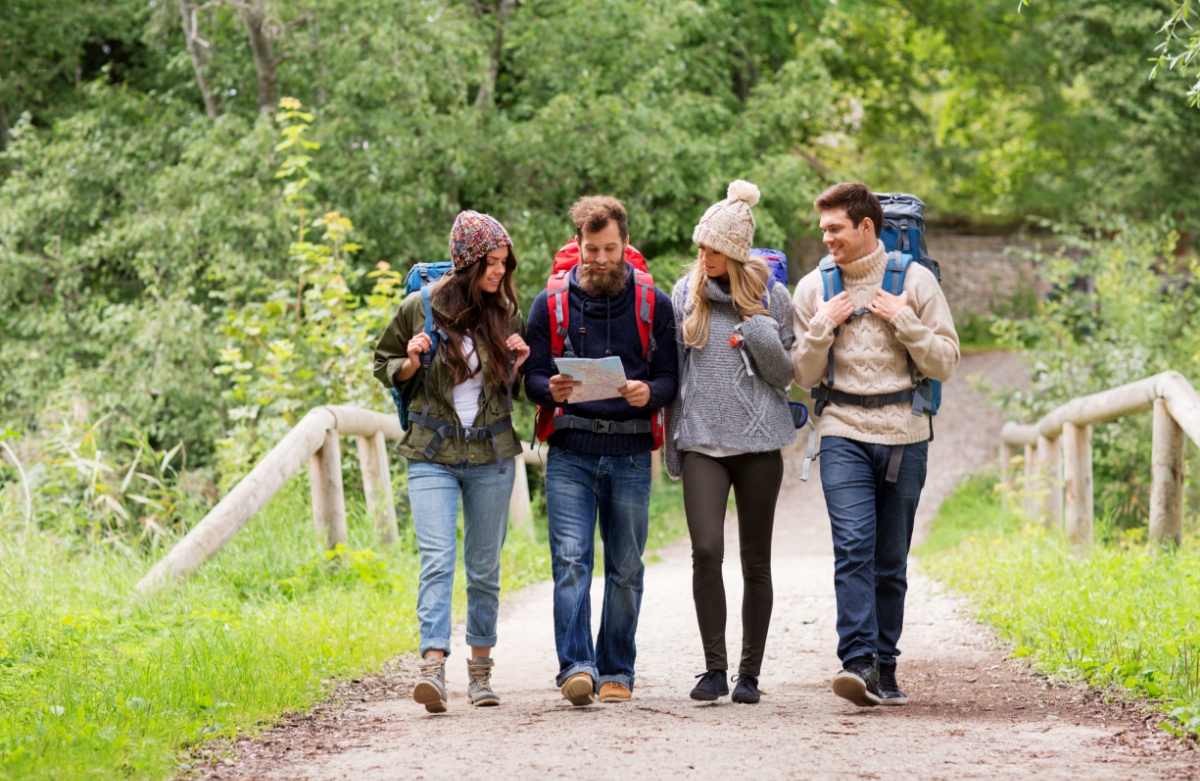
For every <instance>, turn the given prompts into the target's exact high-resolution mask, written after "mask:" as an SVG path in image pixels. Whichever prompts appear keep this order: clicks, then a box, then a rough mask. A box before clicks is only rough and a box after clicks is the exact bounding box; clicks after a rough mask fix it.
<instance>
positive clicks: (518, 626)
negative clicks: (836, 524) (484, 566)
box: [206, 356, 1200, 781]
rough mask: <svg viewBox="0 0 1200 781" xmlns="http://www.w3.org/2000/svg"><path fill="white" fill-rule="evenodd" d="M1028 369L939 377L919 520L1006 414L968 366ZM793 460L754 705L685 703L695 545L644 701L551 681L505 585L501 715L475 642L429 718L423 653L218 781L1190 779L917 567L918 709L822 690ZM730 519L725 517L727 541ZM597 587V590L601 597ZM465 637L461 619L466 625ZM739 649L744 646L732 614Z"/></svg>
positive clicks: (281, 733)
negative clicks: (415, 689) (604, 697)
mask: <svg viewBox="0 0 1200 781" xmlns="http://www.w3.org/2000/svg"><path fill="white" fill-rule="evenodd" d="M974 373H984V374H986V375H989V376H992V377H996V378H1008V377H1012V376H1014V375H1019V373H1020V372H1019V367H1017V366H1016V365H1015V363H1014V362H1013V361H1012V360H1011V359H1010V358H1008V357H1004V356H1001V357H998V358H997V357H988V356H974V357H970V358H968V360H967V361H965V362H964V367H963V371H962V372H960V377H961V378H962V379H960V380H957V381H956V382H954V383H953V384H951V385H950V386H949V387H948V388H947V403H946V414H945V415H944V416H943V417H941V418H939V421H938V423H939V425H938V437H937V440H936V442H935V445H934V447H933V449H932V450H931V454H932V455H931V463H932V465H933V469H931V472H934V473H936V477H934V478H933V479H931V480H930V485H929V487H928V490H927V501H926V502H925V504H924V508H923V512H922V515H921V517H922V518H924V519H926V520H927V519H928V518H930V517H931V516H932V513H931V510H932V509H933V507H932V506H934V505H936V502H938V501H940V499H941V498H942V497H944V496H945V495H946V494H947V493H948V492H949V490H951V489H952V488H953V485H954V483H955V481H956V479H957V478H958V476H961V475H962V474H965V473H967V472H970V471H973V470H974V469H977V468H978V467H979V466H980V465H981V464H982V463H983V462H984V461H985V460H987V459H988V458H990V457H991V455H992V453H993V452H994V447H995V442H996V435H997V431H998V427H999V417H998V416H997V415H995V414H993V413H989V412H985V411H983V409H982V407H981V405H979V404H978V401H979V399H978V398H975V397H973V396H972V392H971V391H969V389H968V388H967V385H966V377H967V376H968V375H970V374H974ZM798 467H799V450H798V449H797V451H796V452H795V453H793V454H792V456H791V459H790V463H789V474H788V476H787V478H786V480H785V491H784V494H783V495H782V496H781V500H780V513H779V519H778V521H777V531H776V543H775V553H774V560H773V563H774V566H773V570H774V578H775V613H774V616H773V620H772V625H771V634H770V638H769V640H768V644H767V658H766V661H765V663H764V666H763V676H762V680H761V682H762V687H763V689H764V692H765V696H764V697H763V700H762V703H761V704H759V705H757V706H744V705H734V704H732V703H730V702H728V700H725V701H724V702H722V703H719V704H715V705H713V704H700V703H695V702H693V701H691V700H689V699H688V697H687V695H688V691H689V690H690V688H691V686H692V684H693V682H694V681H693V675H695V674H696V673H698V672H701V671H702V667H703V657H702V655H701V647H700V639H699V634H698V631H697V629H696V620H695V614H694V611H693V607H692V600H691V564H690V550H689V547H688V545H687V543H686V541H685V542H683V543H680V544H676V545H674V546H672V547H670V548H668V549H666V550H663V551H661V552H660V553H659V559H660V560H659V561H657V562H656V563H654V564H652V565H651V566H650V567H648V569H647V573H646V592H645V593H646V596H645V602H644V608H643V613H642V624H641V628H640V629H639V632H638V646H639V649H638V650H639V655H638V679H637V688H636V691H635V696H634V700H633V701H632V702H631V703H628V704H622V705H600V704H597V705H594V706H591V707H588V708H573V707H571V706H570V705H568V704H567V703H566V702H565V701H564V700H562V699H561V697H560V696H559V694H558V691H557V690H556V689H555V688H554V674H555V672H556V670H557V664H556V661H555V654H554V638H553V630H552V626H551V623H550V616H551V610H550V605H551V589H550V586H549V584H540V585H537V586H534V587H531V588H528V589H525V590H523V591H521V592H520V593H517V594H514V595H511V596H509V597H508V598H507V599H506V600H505V603H504V606H503V609H502V612H501V617H500V637H501V646H500V647H499V648H498V649H497V651H496V653H495V656H496V660H497V666H496V672H495V682H496V685H497V689H498V690H499V691H500V692H501V693H502V695H503V697H504V704H503V706H502V707H500V708H492V709H480V710H473V709H471V708H470V706H468V705H467V704H466V701H465V698H464V694H465V690H466V685H465V678H466V670H465V662H464V661H463V660H464V658H465V653H464V649H462V648H461V647H460V648H456V650H455V653H454V655H453V660H452V662H451V664H450V666H449V670H448V672H449V676H448V677H449V683H450V689H451V702H450V711H449V713H447V714H445V715H442V716H436V717H431V716H428V715H426V714H425V712H424V710H423V709H422V708H421V707H420V706H418V705H416V704H415V703H413V702H412V701H411V700H410V699H409V698H408V693H409V691H410V690H411V685H412V683H411V682H412V680H413V672H414V669H415V667H414V663H415V659H412V658H411V657H409V658H404V659H400V660H397V662H396V663H395V664H394V665H393V666H392V667H391V668H389V669H388V670H387V671H385V672H383V673H381V674H379V675H376V676H371V677H369V678H367V679H365V680H362V681H356V682H347V683H346V684H345V685H343V686H342V687H341V688H340V689H339V693H338V696H337V697H335V698H334V700H332V701H330V702H329V703H326V704H324V705H322V706H321V707H319V708H318V709H317V711H316V712H315V713H313V714H310V715H307V716H304V717H300V718H297V719H295V720H293V721H292V722H290V723H288V724H285V725H283V726H281V727H280V728H278V729H277V730H274V731H273V732H271V733H270V734H268V735H267V736H266V737H265V738H264V739H261V740H257V741H244V742H242V743H241V744H240V745H239V746H238V749H237V760H236V761H235V762H233V764H232V765H230V766H226V765H223V764H222V765H215V766H210V768H209V769H208V771H207V773H206V775H207V776H208V777H211V778H220V779H244V778H263V779H288V780H289V781H300V780H301V779H314V780H315V779H322V780H324V779H354V780H355V781H371V780H372V779H396V778H410V779H456V781H457V780H459V779H475V778H487V779H508V778H529V777H535V776H540V777H546V776H548V777H563V778H572V779H617V780H619V781H628V780H629V779H630V778H631V777H637V776H640V777H644V778H687V779H704V778H711V779H727V778H754V779H776V778H780V779H782V778H814V779H833V778H881V779H882V778H886V779H894V778H913V779H960V778H987V779H1001V778H1003V779H1007V778H1013V779H1016V778H1021V779H1024V778H1029V777H1031V776H1032V777H1039V778H1047V779H1071V780H1072V781H1074V779H1080V778H1087V779H1130V778H1133V779H1142V778H1146V779H1149V778H1164V777H1167V778H1176V777H1177V778H1190V777H1196V776H1197V775H1198V774H1200V760H1197V759H1196V757H1195V754H1194V753H1193V752H1191V751H1188V750H1184V749H1182V748H1180V747H1179V746H1178V744H1177V743H1176V742H1174V741H1172V740H1170V739H1168V738H1167V737H1166V736H1165V734H1164V733H1162V732H1160V731H1156V730H1154V729H1153V728H1150V727H1147V726H1145V725H1144V724H1143V722H1142V721H1141V720H1139V719H1138V718H1137V716H1136V715H1135V714H1132V713H1127V712H1125V711H1122V710H1121V709H1119V708H1117V709H1112V708H1108V707H1105V706H1104V705H1102V704H1101V703H1100V702H1099V701H1098V698H1097V697H1096V696H1095V695H1093V694H1090V693H1088V692H1087V690H1086V689H1083V688H1081V687H1075V686H1066V685H1052V684H1049V683H1047V681H1046V680H1045V679H1043V678H1041V677H1039V676H1035V675H1031V674H1030V673H1029V672H1028V671H1027V670H1026V669H1025V668H1024V667H1023V666H1022V665H1021V664H1019V663H1017V662H1013V661H1006V660H1005V659H1004V652H1003V650H1002V649H1000V648H998V647H997V645H996V643H995V641H994V640H993V638H992V636H991V634H990V633H989V632H988V631H987V630H986V629H984V628H982V627H980V626H979V625H977V624H976V623H975V622H974V621H973V620H972V619H971V615H970V611H969V610H968V608H967V606H966V605H965V603H964V602H963V601H962V600H961V599H960V598H958V597H956V596H954V595H951V594H948V593H946V591H945V590H944V589H943V588H942V587H940V586H939V585H937V584H936V583H934V582H933V581H931V580H930V579H929V578H927V577H925V576H924V575H922V574H921V573H920V572H919V570H918V571H917V572H914V573H913V575H912V577H911V583H910V590H909V600H908V618H907V621H906V626H905V633H904V638H903V641H902V643H901V647H902V649H903V652H904V655H903V656H902V657H901V659H900V667H899V677H900V680H901V684H902V686H904V688H905V689H906V690H907V692H908V695H909V698H910V703H911V704H910V705H909V706H907V707H904V708H874V709H859V708H856V707H854V706H852V705H850V704H849V703H846V702H844V701H842V700H840V699H838V698H837V697H835V696H834V695H833V694H832V693H831V692H830V690H829V681H830V679H831V677H832V675H833V674H834V673H835V672H836V671H837V670H838V668H839V665H838V661H837V658H836V656H835V654H834V648H835V646H836V633H835V628H834V616H835V603H834V595H833V574H832V572H833V561H832V555H831V545H830V541H829V530H828V520H827V519H826V516H825V507H824V502H823V500H822V498H821V491H820V485H819V483H818V482H816V481H815V480H814V481H813V482H812V483H809V484H807V485H805V484H802V483H800V482H799V480H798V479H797V476H798V473H799V470H798ZM735 522H736V521H731V523H730V524H729V529H730V531H731V532H732V531H733V526H734V523H735ZM736 544H737V543H736V536H735V535H734V534H732V533H731V534H730V535H729V536H728V545H727V554H726V587H727V589H728V592H729V593H728V597H729V600H730V602H731V604H732V605H736V604H738V602H739V600H740V599H741V588H740V577H739V573H738V571H737V564H736V562H737V554H736ZM600 586H601V582H600V581H599V580H598V581H597V582H596V584H595V588H594V589H593V600H594V601H595V602H594V604H596V605H597V606H598V605H599V599H600V593H601V592H600ZM458 634H459V636H460V637H461V630H460V631H459V632H458ZM728 636H729V638H730V641H731V649H732V652H731V655H732V656H736V644H737V643H738V642H739V640H740V637H741V626H740V620H739V614H738V611H737V609H736V608H731V610H730V626H729V632H728Z"/></svg>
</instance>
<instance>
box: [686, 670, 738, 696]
mask: <svg viewBox="0 0 1200 781" xmlns="http://www.w3.org/2000/svg"><path fill="white" fill-rule="evenodd" d="M696 677H697V678H699V679H700V683H698V684H696V688H694V689H692V699H693V700H703V701H704V702H712V701H713V700H715V699H717V698H718V697H724V696H725V695H726V694H729V680H728V678H726V676H725V671H724V670H709V671H708V672H706V673H700V674H699V675H697V676H696Z"/></svg>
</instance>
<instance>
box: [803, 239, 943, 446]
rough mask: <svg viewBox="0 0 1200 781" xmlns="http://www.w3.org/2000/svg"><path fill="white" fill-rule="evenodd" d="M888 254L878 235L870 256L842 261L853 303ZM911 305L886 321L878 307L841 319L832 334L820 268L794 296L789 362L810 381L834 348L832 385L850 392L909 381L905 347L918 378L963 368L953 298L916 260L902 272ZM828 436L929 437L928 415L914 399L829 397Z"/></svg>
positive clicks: (861, 301) (823, 427) (821, 374)
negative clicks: (863, 402)
mask: <svg viewBox="0 0 1200 781" xmlns="http://www.w3.org/2000/svg"><path fill="white" fill-rule="evenodd" d="M886 266H887V253H886V252H885V250H884V247H883V243H882V242H880V243H879V245H878V246H877V247H876V248H875V251H874V252H872V253H871V254H870V255H867V256H865V257H862V258H859V259H858V260H855V261H852V262H850V263H847V264H845V265H843V266H842V267H841V270H842V284H843V286H844V287H845V289H846V290H847V291H848V292H849V293H850V300H851V301H852V302H853V304H854V308H855V309H860V308H862V307H865V306H866V305H867V304H868V303H870V301H871V299H872V298H873V297H874V296H875V291H876V290H878V289H879V287H880V285H881V283H882V282H883V271H884V268H885V267H886ZM904 289H905V290H906V291H907V292H908V306H907V307H905V308H904V309H902V310H900V312H899V313H898V314H897V315H896V316H895V317H894V318H892V321H891V322H890V323H889V322H887V321H885V320H883V319H881V318H879V317H876V316H875V315H873V314H866V315H862V316H860V317H856V318H854V320H853V321H851V322H850V323H844V324H842V326H841V327H840V328H839V329H838V334H837V336H836V338H835V337H834V328H835V326H834V323H833V321H832V320H830V319H829V318H828V317H825V316H824V315H818V314H817V307H819V306H820V305H821V304H822V303H823V301H824V287H823V285H822V284H821V272H820V271H819V270H813V271H812V272H811V273H809V274H807V275H805V277H804V278H803V279H801V280H800V284H798V285H797V286H796V293H795V295H794V296H793V297H792V313H793V316H794V330H795V334H796V350H795V352H793V353H792V365H793V367H794V368H795V370H796V382H797V384H799V385H800V387H802V388H812V387H814V386H816V385H819V384H820V383H822V382H824V381H825V377H826V373H827V369H828V360H829V348H830V346H831V345H832V346H833V348H834V352H833V355H834V364H833V369H834V386H833V387H834V388H835V389H836V390H840V391H844V392H846V393H861V394H871V395H875V394H881V393H894V392H896V391H901V390H904V389H906V388H911V387H912V382H911V380H910V379H909V376H908V363H907V361H906V358H905V351H906V350H907V353H908V354H909V355H911V356H912V359H913V363H914V364H915V365H916V368H917V377H918V378H920V377H929V378H931V379H934V380H942V381H945V380H948V379H950V377H951V376H953V374H954V371H955V369H957V368H958V361H959V358H960V354H959V348H958V334H957V333H955V331H954V320H953V318H952V317H951V315H950V305H949V304H947V303H946V297H945V295H943V294H942V289H941V287H940V286H939V285H938V283H937V280H936V279H934V277H933V274H931V273H930V272H929V270H928V269H926V268H924V267H923V266H920V265H919V264H917V263H913V264H912V265H910V266H909V267H908V273H907V274H905V277H904ZM819 426H820V432H821V436H823V437H829V436H833V437H846V438H847V439H854V440H858V441H859V442H872V443H876V444H881V445H908V444H912V443H915V442H923V441H925V440H927V439H929V431H930V427H929V416H928V415H922V416H921V417H917V416H915V415H913V414H912V409H911V405H909V404H893V405H891V406H888V407H883V408H880V409H866V408H864V407H856V406H851V405H845V404H830V405H829V406H827V407H826V408H825V414H824V415H823V416H822V417H821V418H820V420H819Z"/></svg>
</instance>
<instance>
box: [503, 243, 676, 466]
mask: <svg viewBox="0 0 1200 781" xmlns="http://www.w3.org/2000/svg"><path fill="white" fill-rule="evenodd" d="M626 265H629V264H628V263H626ZM578 270H579V267H578V266H576V267H575V268H573V269H571V271H570V274H569V276H568V281H569V283H570V287H569V292H568V294H567V305H568V307H569V308H570V313H569V314H568V324H567V330H568V332H569V334H570V337H571V345H572V346H573V347H574V348H575V355H576V356H577V357H579V358H604V357H606V356H608V355H616V356H618V357H620V359H621V363H622V364H623V365H624V367H625V376H626V377H628V378H629V379H630V380H640V381H641V382H645V383H647V384H648V385H649V386H650V403H649V404H647V405H646V406H645V407H632V406H630V404H629V402H627V401H625V399H623V398H615V399H604V400H603V401H589V402H587V403H584V404H571V403H569V402H568V403H566V404H564V405H559V404H556V403H555V402H554V399H553V397H552V396H551V395H550V378H551V377H553V376H554V375H555V374H557V373H558V372H557V371H556V370H555V368H554V362H553V360H552V358H551V353H550V314H549V312H548V311H547V309H546V291H545V290H543V291H542V292H541V293H539V294H538V297H537V298H536V299H535V300H534V302H533V307H532V308H531V309H530V310H529V320H528V321H527V322H526V340H527V341H528V343H529V358H528V360H526V362H525V367H524V368H525V393H526V395H528V396H529V398H530V399H532V400H533V401H534V402H535V403H537V404H540V405H542V406H543V407H557V406H562V407H563V408H564V409H563V412H564V414H567V415H575V416H577V417H581V418H591V419H593V420H618V421H622V420H649V419H650V417H651V415H653V414H654V412H655V411H656V410H659V409H662V408H663V407H666V406H667V405H668V404H670V403H671V401H672V400H673V399H674V398H675V393H676V390H677V389H678V387H679V368H678V358H677V352H676V347H675V315H674V313H673V311H672V309H671V299H670V298H668V297H667V296H666V294H664V293H663V292H662V291H660V290H657V289H656V290H655V291H654V354H653V355H651V356H650V362H649V364H647V362H646V359H645V358H644V357H643V356H642V339H641V337H640V336H639V335H638V333H639V332H638V321H637V312H636V311H635V309H636V306H637V290H636V288H637V286H636V285H635V284H634V282H633V267H632V266H629V281H628V283H627V284H626V285H625V288H624V289H623V290H622V291H621V292H620V293H617V294H616V295H615V296H613V297H612V298H593V297H592V296H589V295H588V294H586V293H584V292H583V288H581V287H580V286H579V277H578V275H577V272H578ZM550 444H552V445H558V446H559V447H561V448H565V449H567V450H574V451H576V452H579V453H588V454H591V455H603V456H622V455H633V454H634V453H644V452H646V451H648V450H650V449H652V448H653V447H654V436H653V435H652V434H594V433H592V432H590V431H571V430H567V431H559V432H556V433H555V434H552V435H551V436H550Z"/></svg>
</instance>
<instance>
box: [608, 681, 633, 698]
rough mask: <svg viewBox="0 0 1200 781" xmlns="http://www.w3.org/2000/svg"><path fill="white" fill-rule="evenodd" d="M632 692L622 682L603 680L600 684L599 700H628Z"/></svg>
mask: <svg viewBox="0 0 1200 781" xmlns="http://www.w3.org/2000/svg"><path fill="white" fill-rule="evenodd" d="M631 697H633V692H631V691H629V687H628V686H626V685H625V684H623V683H617V682H616V681H605V682H604V683H602V684H600V702H629V700H630V698H631Z"/></svg>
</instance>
